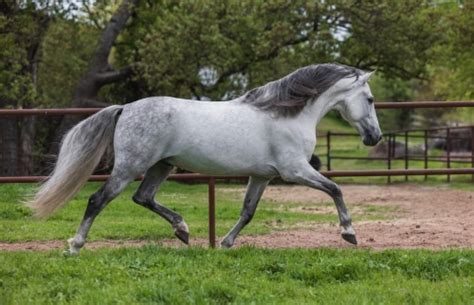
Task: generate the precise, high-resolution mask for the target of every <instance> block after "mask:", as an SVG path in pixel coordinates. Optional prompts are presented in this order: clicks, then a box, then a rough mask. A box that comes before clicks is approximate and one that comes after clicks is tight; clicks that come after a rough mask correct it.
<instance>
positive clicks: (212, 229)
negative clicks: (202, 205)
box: [208, 177, 216, 248]
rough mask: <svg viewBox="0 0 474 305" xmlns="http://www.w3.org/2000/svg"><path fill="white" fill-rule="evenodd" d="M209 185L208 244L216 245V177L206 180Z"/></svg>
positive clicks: (213, 246) (212, 246)
mask: <svg viewBox="0 0 474 305" xmlns="http://www.w3.org/2000/svg"><path fill="white" fill-rule="evenodd" d="M208 186H209V190H208V191H209V246H210V247H211V248H215V247H216V178H214V177H211V178H209V180H208Z"/></svg>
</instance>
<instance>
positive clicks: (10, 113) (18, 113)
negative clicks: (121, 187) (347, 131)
mask: <svg viewBox="0 0 474 305" xmlns="http://www.w3.org/2000/svg"><path fill="white" fill-rule="evenodd" d="M438 107H446V108H450V107H474V101H461V102H405V103H376V108H378V109H400V108H438ZM99 110H100V109H97V108H88V109H79V108H77V109H0V117H24V116H29V115H36V116H43V117H46V116H48V117H49V116H58V115H59V116H61V115H91V114H93V113H96V112H97V111H99ZM330 137H331V134H330V133H329V137H328V145H330V142H331V141H330ZM389 142H390V141H389ZM471 150H474V149H471ZM328 152H330V150H329V151H328ZM473 156H474V152H473ZM330 159H331V156H330V153H329V154H328V160H330ZM389 159H390V158H389ZM473 159H474V157H473ZM328 164H330V162H328ZM329 169H330V165H329ZM321 173H322V174H323V175H325V176H327V177H370V176H372V177H373V176H387V177H391V176H410V175H440V174H445V175H455V174H472V175H473V177H474V165H473V167H472V168H462V169H454V168H446V169H408V168H406V169H403V170H393V169H390V167H389V169H388V170H356V171H350V170H345V171H332V170H328V171H322V172H321ZM45 178H46V177H43V176H23V177H19V176H16V177H0V183H24V182H37V181H42V180H43V179H45ZM107 178H108V176H107V175H93V176H91V179H90V180H91V181H103V180H106V179H107ZM137 179H141V177H139V178H137ZM169 179H170V180H174V181H207V183H208V187H209V193H208V194H209V198H208V202H209V245H210V247H212V248H213V247H215V240H216V237H215V181H216V179H239V180H240V179H241V180H244V179H247V177H233V176H226V177H213V176H207V175H199V174H179V175H171V176H170V178H169Z"/></svg>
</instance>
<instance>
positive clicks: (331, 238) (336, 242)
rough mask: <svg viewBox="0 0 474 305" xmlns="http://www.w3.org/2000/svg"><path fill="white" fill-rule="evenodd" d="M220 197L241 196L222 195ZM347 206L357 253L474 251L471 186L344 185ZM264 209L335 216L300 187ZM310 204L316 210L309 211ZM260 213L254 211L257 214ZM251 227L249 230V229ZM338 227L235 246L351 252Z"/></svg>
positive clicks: (92, 245) (278, 189)
mask: <svg viewBox="0 0 474 305" xmlns="http://www.w3.org/2000/svg"><path fill="white" fill-rule="evenodd" d="M219 191H224V192H238V193H242V194H243V190H236V189H220V190H219ZM342 191H343V194H344V196H345V199H346V203H347V206H348V208H349V210H350V211H351V212H352V214H353V219H354V223H353V224H354V228H355V230H356V232H357V238H358V242H359V244H358V246H357V247H361V248H372V249H387V248H429V249H444V248H471V249H472V248H474V186H473V190H472V191H461V190H453V189H449V188H447V187H423V186H418V185H396V186H360V185H357V186H356V185H343V186H342ZM264 199H266V201H267V202H270V203H267V204H272V202H274V201H275V202H276V201H278V202H279V203H281V202H292V203H295V202H299V203H302V206H301V207H297V209H300V211H302V212H306V213H335V212H336V209H335V207H334V206H332V205H331V206H328V205H327V202H329V201H330V199H329V197H328V196H327V195H326V194H324V193H322V192H319V191H316V190H312V189H309V188H306V187H300V186H270V187H268V189H267V190H266V191H265V194H264ZM311 203H314V206H313V205H311ZM364 206H371V207H374V206H375V207H376V208H377V210H378V211H384V210H385V209H384V208H385V207H386V208H387V209H386V210H387V211H388V212H387V213H383V214H384V215H385V216H386V218H387V219H388V220H376V221H358V220H357V218H358V216H359V215H361V213H362V211H364ZM257 213H258V210H257ZM250 225H251V224H250ZM339 231H340V229H339V227H338V225H337V224H336V223H333V224H327V223H324V224H321V223H310V224H308V223H304V225H302V226H301V227H298V226H297V227H296V228H293V229H290V230H285V231H275V232H273V233H271V234H267V235H259V236H241V237H240V238H238V239H237V241H236V246H237V247H239V246H242V245H253V246H257V247H265V248H295V247H300V248H318V247H331V248H350V247H354V246H352V245H350V244H348V243H347V242H345V241H344V240H342V238H341V237H340V235H339ZM147 243H149V242H148V241H133V240H132V241H100V242H89V243H87V244H86V248H88V249H96V248H101V247H124V246H142V245H145V244H147ZM159 244H163V245H164V246H170V247H181V246H182V245H181V243H180V242H179V241H177V240H165V241H162V242H160V243H159ZM191 244H193V245H202V246H204V245H206V244H207V241H206V240H205V239H202V238H200V239H196V238H195V239H191ZM64 247H65V242H64V241H45V242H39V241H34V242H25V243H1V242H0V250H50V249H52V248H61V249H62V248H64Z"/></svg>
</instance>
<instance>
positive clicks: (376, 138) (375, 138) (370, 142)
mask: <svg viewBox="0 0 474 305" xmlns="http://www.w3.org/2000/svg"><path fill="white" fill-rule="evenodd" d="M381 140H382V135H381V134H378V135H372V134H365V135H364V139H363V140H362V142H363V143H364V145H367V146H375V145H377V143H378V142H380V141H381Z"/></svg>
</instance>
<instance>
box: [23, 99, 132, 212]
mask: <svg viewBox="0 0 474 305" xmlns="http://www.w3.org/2000/svg"><path fill="white" fill-rule="evenodd" d="M122 109H123V106H117V105H115V106H110V107H107V108H105V109H103V110H101V111H100V112H98V113H96V114H94V115H93V116H91V117H89V118H87V119H86V120H84V121H82V122H80V123H79V124H77V125H76V126H74V127H73V128H72V129H71V130H70V131H69V132H68V133H67V134H66V136H65V137H64V138H63V141H62V143H61V148H60V151H59V155H58V160H57V162H56V166H55V168H54V170H53V172H52V173H51V175H50V176H49V177H48V179H47V180H46V181H45V182H44V183H43V184H42V185H41V186H40V188H39V190H38V192H37V193H36V194H35V196H34V197H33V198H32V199H31V200H29V201H28V202H27V205H28V206H29V207H31V208H33V209H34V210H35V216H36V217H39V218H43V217H46V216H48V215H50V214H51V213H53V212H54V211H55V210H56V209H58V208H59V207H61V206H63V205H64V204H66V203H67V202H68V201H69V200H70V199H71V198H72V197H73V196H74V195H75V194H76V193H77V192H78V191H79V190H80V189H81V187H82V186H83V185H84V184H85V183H86V181H87V179H88V178H89V176H90V175H91V174H92V172H93V171H94V169H95V167H96V166H97V164H99V161H100V159H101V157H102V155H103V154H104V153H105V150H106V149H107V147H108V146H109V145H110V144H111V143H112V140H113V137H114V131H115V125H116V123H117V118H118V116H119V115H120V113H121V112H122Z"/></svg>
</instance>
